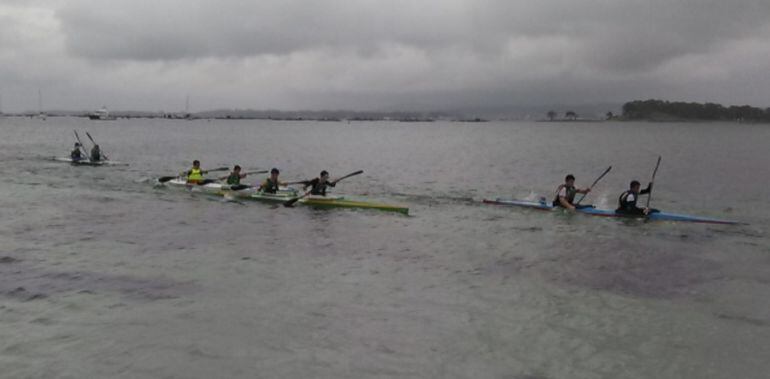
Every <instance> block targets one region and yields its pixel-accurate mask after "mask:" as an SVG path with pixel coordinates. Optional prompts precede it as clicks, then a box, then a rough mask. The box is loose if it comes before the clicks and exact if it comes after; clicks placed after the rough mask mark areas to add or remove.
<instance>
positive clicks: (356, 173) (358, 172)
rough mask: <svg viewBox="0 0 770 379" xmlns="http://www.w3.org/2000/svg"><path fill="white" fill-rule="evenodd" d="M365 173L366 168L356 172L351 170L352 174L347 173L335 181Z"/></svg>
mask: <svg viewBox="0 0 770 379" xmlns="http://www.w3.org/2000/svg"><path fill="white" fill-rule="evenodd" d="M363 173H364V170H358V171H356V172H351V173H350V174H347V175H345V176H343V177H341V178H339V179H337V180H335V181H334V183H337V182H339V181H340V180H342V179H347V178H349V177H351V176H356V175H360V174H363Z"/></svg>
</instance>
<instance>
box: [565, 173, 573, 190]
mask: <svg viewBox="0 0 770 379" xmlns="http://www.w3.org/2000/svg"><path fill="white" fill-rule="evenodd" d="M564 184H566V185H568V186H570V187H574V186H575V175H572V174H569V175H567V176H565V177H564Z"/></svg>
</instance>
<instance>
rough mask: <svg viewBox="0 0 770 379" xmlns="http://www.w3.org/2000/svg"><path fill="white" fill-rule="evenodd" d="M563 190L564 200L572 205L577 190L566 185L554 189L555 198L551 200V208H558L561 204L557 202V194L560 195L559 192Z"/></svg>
mask: <svg viewBox="0 0 770 379" xmlns="http://www.w3.org/2000/svg"><path fill="white" fill-rule="evenodd" d="M562 189H565V190H566V191H565V192H566V193H567V196H565V199H566V200H567V202H568V203H570V204H572V201H574V200H575V194H576V193H577V188H575V187H568V186H567V185H564V184H562V185H560V186H559V188H557V189H556V197H554V198H553V206H554V207H560V206H561V202H559V194H560V193H561V190H562Z"/></svg>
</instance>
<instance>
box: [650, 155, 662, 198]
mask: <svg viewBox="0 0 770 379" xmlns="http://www.w3.org/2000/svg"><path fill="white" fill-rule="evenodd" d="M661 158H662V157H661V156H660V155H658V163H656V164H655V170H654V171H653V172H652V180H650V184H655V175H656V174H657V173H658V167H660V159H661ZM650 200H652V187H650V192H648V193H647V208H649V207H650Z"/></svg>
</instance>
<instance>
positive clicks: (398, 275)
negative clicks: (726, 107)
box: [0, 118, 770, 379]
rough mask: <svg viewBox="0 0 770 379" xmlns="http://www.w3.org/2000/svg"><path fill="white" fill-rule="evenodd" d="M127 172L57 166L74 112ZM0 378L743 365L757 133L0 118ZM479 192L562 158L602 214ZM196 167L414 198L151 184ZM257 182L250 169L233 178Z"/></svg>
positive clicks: (762, 373)
mask: <svg viewBox="0 0 770 379" xmlns="http://www.w3.org/2000/svg"><path fill="white" fill-rule="evenodd" d="M73 129H79V130H80V131H81V136H84V133H83V131H85V130H88V131H90V132H91V134H92V135H93V136H94V137H95V138H96V139H97V140H98V141H99V142H100V144H101V145H102V147H103V149H104V151H105V152H106V153H107V154H109V155H110V156H111V157H112V158H113V159H114V160H119V161H123V162H127V163H129V164H130V165H129V166H116V167H96V168H92V167H72V166H69V165H67V164H62V163H60V162H54V161H51V160H50V159H49V158H50V157H52V156H55V155H59V156H62V155H66V154H67V152H68V150H69V148H70V147H71V144H72V142H73V137H72V130H73ZM0 136H2V138H0V169H1V170H2V172H3V173H4V180H3V181H2V184H0V214H2V217H0V301H1V302H0V367H2V368H3V369H2V371H0V377H9V378H16V377H33V378H34V377H40V378H42V377H65V378H66V377H69V378H81V377H125V378H137V377H147V378H156V377H184V378H190V377H199V378H210V377H243V378H253V377H266V378H268V377H269V378H274V377H328V378H341V377H348V378H361V377H414V378H424V377H436V378H466V377H473V378H521V379H523V378H528V379H534V378H538V379H551V378H596V377H606V378H617V377H623V378H651V377H655V378H684V377H686V378H727V377H731V378H733V377H736V378H737V377H740V378H764V377H766V373H767V372H768V370H770V363H768V361H767V359H766V357H768V356H770V348H769V347H768V346H767V344H766V341H768V340H770V307H768V305H767V298H768V295H769V294H770V280H768V278H769V277H770V275H768V274H770V243H768V242H770V238H769V237H768V235H767V230H768V225H769V224H770V218H769V217H768V216H767V213H766V212H765V209H766V208H767V207H768V206H770V200H768V199H767V195H766V193H767V190H766V189H767V188H768V187H770V168H769V167H768V165H767V162H769V161H770V150H769V149H768V148H767V145H768V141H770V127H768V126H766V125H740V124H717V123H715V124H695V123H692V124H686V123H681V124H666V123H596V124H585V123H563V124H560V123H498V122H489V123H446V122H434V123H395V122H352V123H344V122H339V123H337V122H309V121H308V122H279V121H265V120H256V121H255V120H247V121H207V120H196V121H179V120H165V121H164V120H118V121H111V122H96V121H89V120H85V119H76V118H49V119H48V120H47V121H41V120H37V119H33V120H30V119H20V118H4V119H0ZM658 155H662V156H663V162H662V164H661V168H660V170H659V172H658V175H657V180H656V186H655V192H654V193H653V196H654V197H653V200H652V203H653V206H654V207H656V208H660V209H664V210H666V211H672V212H677V213H687V214H695V215H702V216H712V217H720V218H728V219H736V220H740V221H744V222H747V223H749V225H741V226H719V225H702V224H676V223H642V222H637V221H627V220H626V221H624V220H610V219H604V218H595V217H589V216H585V215H570V214H565V213H561V212H554V213H545V212H539V211H529V210H522V209H512V208H503V207H496V206H488V205H483V204H481V203H480V200H481V199H482V198H485V197H486V198H494V197H497V196H500V197H514V198H528V199H535V198H537V197H539V196H548V197H550V196H551V193H552V191H553V190H554V188H555V187H556V185H558V184H559V183H560V180H561V179H562V178H563V176H564V175H565V174H567V173H573V174H575V175H576V176H577V183H578V185H579V186H585V185H588V184H590V183H591V182H592V181H593V179H594V178H595V177H596V176H598V175H599V174H601V172H602V171H603V170H604V169H605V168H606V167H607V166H609V165H612V166H613V169H612V171H611V172H610V174H608V176H607V177H605V179H603V180H602V182H600V183H599V185H598V186H597V187H596V188H595V190H594V191H593V192H592V194H591V195H590V196H589V197H588V198H587V200H588V201H591V202H593V203H594V204H596V205H598V206H600V207H604V208H611V207H613V206H614V204H615V202H616V199H617V196H618V195H619V194H620V192H622V190H623V189H624V188H625V187H626V186H627V184H628V181H629V180H631V179H639V180H640V181H642V182H643V183H644V182H646V181H647V180H648V178H649V176H650V175H651V173H652V168H653V166H654V164H655V160H656V158H657V156H658ZM192 159H200V160H201V161H202V162H203V166H204V168H206V167H209V168H211V167H217V166H223V165H232V164H235V163H238V164H240V165H242V166H244V167H245V168H247V169H255V168H270V167H273V166H276V167H279V168H281V170H282V177H283V178H284V179H286V180H296V179H305V178H310V177H312V176H314V175H317V173H318V172H319V171H320V170H322V169H327V170H329V171H331V172H332V176H337V175H344V174H346V173H348V172H352V171H356V170H358V169H363V170H364V171H365V173H364V174H363V175H360V176H357V177H354V178H350V179H347V180H345V181H343V182H340V184H339V185H338V187H337V188H335V189H334V192H335V193H344V194H348V195H357V196H362V197H363V196H365V197H369V198H372V199H377V200H380V201H384V202H388V203H395V204H403V205H406V206H409V207H410V216H402V215H399V214H393V213H386V212H378V211H355V210H339V209H338V210H314V209H310V208H304V207H295V208H284V207H281V206H271V205H266V204H259V203H238V202H227V201H223V200H221V199H217V198H214V197H208V196H204V195H200V194H192V193H188V192H185V191H180V190H174V189H169V188H162V187H161V188H159V187H156V186H154V185H153V179H154V178H157V177H160V176H165V175H173V174H174V173H176V172H179V171H181V170H182V169H185V168H187V166H188V165H189V162H190V161H191V160H192ZM252 180H254V179H252Z"/></svg>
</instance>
